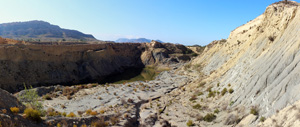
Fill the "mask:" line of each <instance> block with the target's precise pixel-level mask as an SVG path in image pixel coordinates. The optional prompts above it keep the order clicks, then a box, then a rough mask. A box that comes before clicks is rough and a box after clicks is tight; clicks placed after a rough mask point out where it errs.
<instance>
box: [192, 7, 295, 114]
mask: <svg viewBox="0 0 300 127" xmlns="http://www.w3.org/2000/svg"><path fill="white" fill-rule="evenodd" d="M299 21H300V9H299V7H298V3H296V2H290V3H289V4H284V3H283V2H279V3H275V4H272V5H270V6H268V7H267V9H266V11H265V12H264V13H263V14H262V15H261V16H259V17H257V18H256V19H254V20H252V21H250V22H248V23H247V24H245V25H243V26H241V27H239V28H237V29H235V30H234V31H232V33H231V34H230V36H229V38H228V39H227V42H220V41H219V42H214V44H211V45H209V46H208V47H207V48H206V49H205V51H204V53H203V56H200V57H198V58H197V59H196V60H194V62H193V64H194V65H197V64H201V65H205V66H204V68H203V72H204V73H205V74H206V75H209V76H208V78H207V79H205V80H206V81H207V82H209V83H212V84H217V83H220V85H221V86H223V87H224V88H225V87H226V86H227V84H231V85H232V86H233V89H234V91H235V92H234V94H233V95H226V96H225V97H224V98H227V99H220V101H224V100H225V101H228V100H230V101H233V102H234V105H233V106H240V105H243V106H246V107H250V106H258V107H259V109H260V115H264V116H270V115H272V114H274V113H275V111H276V110H278V109H282V108H284V107H286V106H287V104H292V103H294V102H295V101H297V100H299V99H300V94H299V91H300V78H299V77H300V64H299V62H300V22H299ZM219 89H220V90H221V89H223V88H222V87H221V88H219ZM228 98H229V99H228Z"/></svg>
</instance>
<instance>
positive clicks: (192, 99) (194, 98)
mask: <svg viewBox="0 0 300 127" xmlns="http://www.w3.org/2000/svg"><path fill="white" fill-rule="evenodd" d="M196 99H197V96H196V95H193V96H192V97H191V98H190V99H189V100H190V101H194V100H196Z"/></svg>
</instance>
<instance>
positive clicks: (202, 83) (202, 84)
mask: <svg viewBox="0 0 300 127" xmlns="http://www.w3.org/2000/svg"><path fill="white" fill-rule="evenodd" d="M205 84H206V82H201V83H200V84H199V85H198V88H199V87H203V86H204V85H205Z"/></svg>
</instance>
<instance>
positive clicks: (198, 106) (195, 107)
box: [193, 104, 202, 110]
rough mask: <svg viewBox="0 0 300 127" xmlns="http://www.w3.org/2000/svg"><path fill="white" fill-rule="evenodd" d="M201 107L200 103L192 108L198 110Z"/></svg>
mask: <svg viewBox="0 0 300 127" xmlns="http://www.w3.org/2000/svg"><path fill="white" fill-rule="evenodd" d="M201 107H202V106H201V105H200V104H196V105H194V106H193V109H199V110H200V109H201Z"/></svg>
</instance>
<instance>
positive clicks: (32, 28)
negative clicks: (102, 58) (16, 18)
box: [0, 20, 96, 41]
mask: <svg viewBox="0 0 300 127" xmlns="http://www.w3.org/2000/svg"><path fill="white" fill-rule="evenodd" d="M0 36H1V37H3V38H11V39H16V40H25V41H95V40H96V38H95V37H94V36H93V35H90V34H84V33H82V32H80V31H77V30H69V29H65V28H61V27H59V26H58V25H52V24H50V23H48V22H45V21H39V20H33V21H26V22H12V23H3V24H0Z"/></svg>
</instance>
